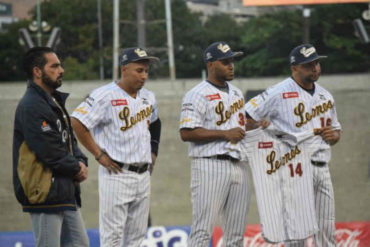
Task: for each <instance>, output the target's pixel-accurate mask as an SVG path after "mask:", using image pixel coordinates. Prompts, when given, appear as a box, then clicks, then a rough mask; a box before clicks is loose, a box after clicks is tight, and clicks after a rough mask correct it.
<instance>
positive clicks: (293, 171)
mask: <svg viewBox="0 0 370 247" xmlns="http://www.w3.org/2000/svg"><path fill="white" fill-rule="evenodd" d="M288 166H289V169H290V176H291V177H292V178H293V177H294V174H296V175H298V176H300V177H302V174H303V171H302V164H301V163H298V164H297V166H296V167H295V169H294V165H293V164H292V163H290V164H289V165H288Z"/></svg>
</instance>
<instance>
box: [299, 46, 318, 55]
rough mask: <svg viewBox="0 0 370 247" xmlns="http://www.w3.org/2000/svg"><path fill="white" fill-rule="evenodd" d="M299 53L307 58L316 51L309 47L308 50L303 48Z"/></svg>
mask: <svg viewBox="0 0 370 247" xmlns="http://www.w3.org/2000/svg"><path fill="white" fill-rule="evenodd" d="M299 52H300V53H301V54H302V55H303V56H304V57H309V56H311V55H312V54H314V53H315V52H316V49H315V47H311V48H308V49H306V47H303V48H302V49H301V50H300V51H299Z"/></svg>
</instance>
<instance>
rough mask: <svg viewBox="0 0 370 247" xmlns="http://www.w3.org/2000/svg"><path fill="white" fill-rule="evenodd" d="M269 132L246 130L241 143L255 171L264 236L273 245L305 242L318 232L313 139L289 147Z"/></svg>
mask: <svg viewBox="0 0 370 247" xmlns="http://www.w3.org/2000/svg"><path fill="white" fill-rule="evenodd" d="M272 133H274V131H269V129H266V130H262V129H261V128H259V129H256V130H252V131H247V132H246V136H245V137H244V139H243V140H241V141H240V142H239V145H238V147H239V148H240V149H241V153H242V160H246V161H248V164H249V165H250V167H251V170H252V176H253V182H254V187H255V190H256V198H257V206H258V212H259V215H260V222H261V228H262V235H263V237H264V239H265V240H266V241H268V242H271V243H278V242H283V241H289V240H298V239H305V238H307V237H309V236H311V235H313V234H314V233H315V232H317V231H318V226H317V222H316V214H315V204H314V201H315V200H314V193H313V178H312V166H311V163H310V156H311V155H312V152H313V150H314V148H312V147H314V145H313V146H312V143H314V142H312V139H316V138H319V137H318V136H315V137H313V132H311V133H312V134H310V136H311V137H308V136H307V135H306V137H305V138H303V139H302V140H304V142H300V143H297V144H298V145H296V146H290V145H288V144H287V143H285V142H283V141H281V140H279V139H278V138H277V137H276V136H274V135H273V134H272Z"/></svg>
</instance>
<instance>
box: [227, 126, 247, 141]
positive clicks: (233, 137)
mask: <svg viewBox="0 0 370 247" xmlns="http://www.w3.org/2000/svg"><path fill="white" fill-rule="evenodd" d="M244 136H245V130H243V129H242V128H240V127H236V128H232V129H229V130H226V131H225V139H226V140H228V141H229V142H231V143H237V142H238V141H240V140H241V139H243V138H244Z"/></svg>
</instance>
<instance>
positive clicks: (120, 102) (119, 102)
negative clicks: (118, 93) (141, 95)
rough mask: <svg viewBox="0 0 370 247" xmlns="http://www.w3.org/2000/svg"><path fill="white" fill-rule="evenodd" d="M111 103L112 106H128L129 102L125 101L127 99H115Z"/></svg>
mask: <svg viewBox="0 0 370 247" xmlns="http://www.w3.org/2000/svg"><path fill="white" fill-rule="evenodd" d="M110 103H111V104H112V106H120V105H127V100H125V99H115V100H111V101H110Z"/></svg>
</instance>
